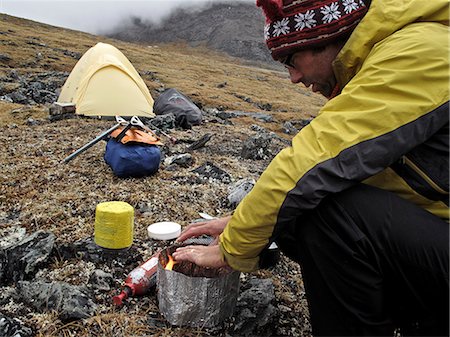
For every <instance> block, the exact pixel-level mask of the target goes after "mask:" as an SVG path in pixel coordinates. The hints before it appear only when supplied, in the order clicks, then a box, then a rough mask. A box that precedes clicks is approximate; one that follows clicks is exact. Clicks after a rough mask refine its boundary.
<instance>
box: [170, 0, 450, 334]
mask: <svg viewBox="0 0 450 337" xmlns="http://www.w3.org/2000/svg"><path fill="white" fill-rule="evenodd" d="M258 5H259V6H261V7H262V8H263V10H264V13H265V14H266V18H267V25H266V29H265V33H266V42H267V45H268V47H269V49H270V51H271V53H272V56H273V58H274V59H275V60H278V61H281V62H283V63H284V64H285V65H286V67H287V69H288V71H289V74H290V78H291V81H292V82H293V83H303V84H304V85H305V86H307V87H309V86H312V89H313V91H317V92H320V93H322V94H323V95H325V96H326V97H328V98H330V100H329V101H328V103H327V104H326V105H325V106H324V107H323V108H322V109H321V111H320V113H319V114H318V116H317V117H316V118H315V119H314V120H313V121H312V122H311V123H310V124H309V125H308V126H306V127H305V128H303V129H302V130H301V131H300V132H299V133H298V135H296V136H295V137H294V139H293V141H292V147H290V148H287V149H285V150H283V151H282V152H280V154H279V155H278V156H277V157H276V158H275V159H274V160H273V161H272V162H271V164H270V165H269V167H268V168H267V169H266V170H265V172H264V173H263V174H262V175H261V177H260V179H259V180H258V182H257V184H256V185H255V186H254V188H253V190H252V191H251V192H250V193H249V194H248V195H247V196H246V198H245V199H244V200H243V201H242V202H241V203H240V204H239V206H238V207H237V209H236V211H235V212H234V214H233V216H232V217H230V218H224V219H219V220H217V221H214V222H211V223H203V224H197V225H191V226H189V227H188V228H187V229H186V230H185V232H184V233H183V234H182V235H181V236H180V238H179V240H180V241H182V240H185V239H186V238H187V237H190V236H195V235H199V234H202V233H207V234H211V235H215V236H218V237H219V243H218V245H215V246H210V247H183V248H180V249H179V250H178V251H177V252H176V253H175V254H174V256H175V259H177V260H190V261H193V262H195V263H197V264H200V265H203V266H213V267H217V266H223V265H229V266H231V267H232V268H234V269H237V270H241V271H252V270H255V269H257V268H258V263H259V257H260V256H262V255H261V254H262V252H263V251H264V248H265V247H267V246H268V245H269V244H270V243H271V241H276V242H277V243H278V245H279V246H280V248H281V249H282V251H283V252H284V253H285V254H286V255H287V256H289V257H290V258H292V259H293V260H295V261H297V262H299V263H300V264H301V267H302V273H303V278H304V283H305V290H306V295H307V298H308V303H309V309H310V315H311V323H312V328H313V334H314V335H334V336H344V335H352V336H363V335H370V336H375V335H377V336H380V335H386V336H392V335H393V333H394V329H395V328H398V327H400V328H401V332H402V333H403V334H408V333H417V334H420V335H447V336H448V333H449V329H448V325H449V318H448V317H449V309H448V305H449V301H448V297H449V284H448V269H449V268H448V265H449V260H448V257H449V251H448V250H449V247H448V245H449V227H448V223H447V221H448V216H449V210H448V202H449V200H448V197H449V196H448V191H449V186H448V185H449V183H448V170H449V166H448V164H449V162H448V143H449V138H448V137H449V133H448V120H449V116H448V108H449V106H448V101H449V88H448V86H449V62H448V56H449V29H448V17H449V8H448V7H449V2H448V0H432V1H430V0H428V1H425V0H409V1H408V0H396V1H393V0H373V1H372V2H371V3H370V4H369V2H368V1H367V2H366V1H364V2H363V1H359V0H297V1H295V0H283V1H282V2H281V0H280V1H278V0H259V1H258ZM222 230H223V233H222ZM220 233H221V234H220ZM219 234H220V236H219ZM412 326H415V327H417V326H418V327H419V328H420V330H418V331H414V330H413V329H412V328H411V327H412Z"/></svg>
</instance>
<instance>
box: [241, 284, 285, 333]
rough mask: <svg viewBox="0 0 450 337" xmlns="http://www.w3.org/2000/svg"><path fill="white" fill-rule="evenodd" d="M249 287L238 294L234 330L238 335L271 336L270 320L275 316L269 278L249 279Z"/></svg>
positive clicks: (272, 291) (273, 293)
mask: <svg viewBox="0 0 450 337" xmlns="http://www.w3.org/2000/svg"><path fill="white" fill-rule="evenodd" d="M248 286H249V288H248V289H246V290H244V291H242V292H241V294H240V295H239V298H238V301H237V305H236V311H235V315H234V316H235V325H234V332H235V334H236V335H238V336H273V335H274V334H275V331H273V330H272V324H271V323H272V322H273V321H274V319H275V318H276V316H277V312H276V309H275V307H274V306H273V305H272V302H273V301H274V300H275V292H274V287H273V283H272V280H271V279H256V278H253V279H250V280H249V282H248Z"/></svg>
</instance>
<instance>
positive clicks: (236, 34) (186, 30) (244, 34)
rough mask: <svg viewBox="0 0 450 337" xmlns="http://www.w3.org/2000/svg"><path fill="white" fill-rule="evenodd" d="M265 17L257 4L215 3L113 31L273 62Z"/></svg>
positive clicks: (133, 38)
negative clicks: (157, 22) (202, 46)
mask: <svg viewBox="0 0 450 337" xmlns="http://www.w3.org/2000/svg"><path fill="white" fill-rule="evenodd" d="M263 30H264V18H263V15H262V12H261V10H260V9H259V8H257V7H256V6H255V5H254V4H248V3H241V2H231V3H221V4H213V5H210V6H209V7H207V8H202V9H198V10H196V11H192V10H187V9H183V8H181V9H178V10H177V11H175V12H174V13H172V14H171V15H170V16H169V17H167V18H165V19H164V20H163V21H162V22H161V23H160V24H158V25H154V24H151V23H145V21H144V20H142V19H138V18H134V19H133V20H131V21H130V22H129V24H128V25H125V26H124V27H120V28H119V29H117V31H115V32H113V33H111V34H109V35H110V36H111V37H114V38H118V39H121V40H124V41H135V42H145V43H160V42H164V43H165V42H177V41H184V42H186V43H188V44H189V45H191V46H199V45H204V46H206V47H208V48H212V49H215V50H220V51H223V52H225V53H227V54H229V55H231V56H235V57H242V58H245V59H248V60H253V61H262V62H267V63H273V61H272V59H271V57H270V55H269V52H268V50H267V47H266V45H265V43H264V39H263Z"/></svg>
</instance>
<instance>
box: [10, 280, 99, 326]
mask: <svg viewBox="0 0 450 337" xmlns="http://www.w3.org/2000/svg"><path fill="white" fill-rule="evenodd" d="M17 290H18V293H19V296H20V297H21V299H22V300H23V301H24V302H26V303H28V304H29V305H31V306H32V307H34V308H35V309H36V310H38V311H40V312H46V311H51V310H55V311H57V312H58V315H59V317H60V319H61V320H63V321H71V320H76V319H82V318H88V317H90V316H92V315H93V314H94V312H95V310H96V309H97V306H96V305H95V304H94V302H93V301H92V300H91V299H90V297H89V296H88V295H87V290H86V289H85V287H80V286H74V285H70V284H68V283H65V282H51V283H46V282H42V281H33V282H28V281H20V282H18V283H17Z"/></svg>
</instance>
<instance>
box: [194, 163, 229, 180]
mask: <svg viewBox="0 0 450 337" xmlns="http://www.w3.org/2000/svg"><path fill="white" fill-rule="evenodd" d="M192 172H195V173H197V174H199V175H201V176H203V177H206V178H211V179H215V180H219V181H221V182H223V183H230V182H231V176H230V175H229V174H228V173H227V172H225V171H224V170H222V169H220V168H218V167H217V166H215V165H214V164H213V163H211V162H208V161H207V162H206V163H204V164H203V165H202V166H199V167H197V168H196V169H195V170H193V171H192Z"/></svg>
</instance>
